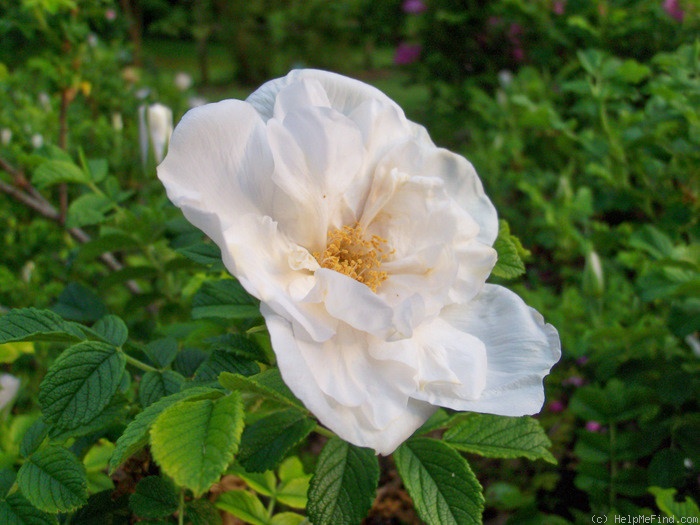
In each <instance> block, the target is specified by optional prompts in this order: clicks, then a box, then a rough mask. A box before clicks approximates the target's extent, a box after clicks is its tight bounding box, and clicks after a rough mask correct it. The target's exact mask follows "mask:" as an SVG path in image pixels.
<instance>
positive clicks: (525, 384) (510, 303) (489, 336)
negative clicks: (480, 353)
mask: <svg viewBox="0 0 700 525" xmlns="http://www.w3.org/2000/svg"><path fill="white" fill-rule="evenodd" d="M441 318H442V319H443V320H444V321H446V322H448V323H449V324H451V325H452V326H453V327H454V328H456V329H457V330H459V331H462V332H464V333H467V334H471V335H473V336H475V337H477V338H478V339H480V340H481V341H482V342H483V343H484V345H485V347H486V359H487V363H488V370H487V373H486V385H485V387H484V390H483V392H482V393H481V396H480V397H479V399H476V400H472V399H464V400H462V401H461V402H456V403H454V404H453V405H451V406H450V408H454V409H455V410H469V411H473V412H486V413H490V414H500V415H504V416H522V415H527V414H535V413H537V412H539V411H540V409H541V408H542V404H543V403H544V388H543V385H542V382H543V379H544V377H545V376H546V375H547V374H548V373H549V370H550V369H551V367H552V366H553V365H554V364H555V363H556V362H557V361H558V360H559V358H560V357H561V344H560V342H559V335H558V334H557V331H556V329H555V328H554V327H553V326H552V325H550V324H545V322H544V319H543V318H542V316H541V315H540V314H539V313H538V312H537V311H536V310H534V309H532V308H530V307H529V306H527V305H526V304H525V302H524V301H523V300H522V299H521V298H520V297H518V296H517V295H516V294H514V293H513V292H511V291H509V290H507V289H506V288H503V287H501V286H496V285H491V284H487V285H486V286H484V289H483V291H482V292H481V293H480V294H479V296H477V297H476V298H475V299H474V300H473V301H471V302H470V303H468V304H462V305H459V304H456V305H452V306H449V307H447V308H445V309H444V310H443V312H442V314H441Z"/></svg>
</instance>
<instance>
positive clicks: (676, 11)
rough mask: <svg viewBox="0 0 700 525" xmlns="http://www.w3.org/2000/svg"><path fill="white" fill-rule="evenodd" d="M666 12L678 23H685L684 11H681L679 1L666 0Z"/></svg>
mask: <svg viewBox="0 0 700 525" xmlns="http://www.w3.org/2000/svg"><path fill="white" fill-rule="evenodd" d="M664 11H666V13H667V14H668V16H670V17H671V18H673V19H674V20H676V21H677V22H682V21H683V14H684V13H683V9H681V6H680V4H679V2H678V0H665V1H664Z"/></svg>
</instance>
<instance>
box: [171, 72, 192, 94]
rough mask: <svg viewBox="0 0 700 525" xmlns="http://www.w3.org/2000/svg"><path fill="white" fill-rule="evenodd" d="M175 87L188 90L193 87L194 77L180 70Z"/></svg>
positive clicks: (176, 76)
mask: <svg viewBox="0 0 700 525" xmlns="http://www.w3.org/2000/svg"><path fill="white" fill-rule="evenodd" d="M175 87H176V88H177V89H179V90H180V91H187V90H188V89H190V88H191V87H192V77H191V76H190V75H188V74H187V73H185V72H183V71H180V72H179V73H177V74H176V75H175Z"/></svg>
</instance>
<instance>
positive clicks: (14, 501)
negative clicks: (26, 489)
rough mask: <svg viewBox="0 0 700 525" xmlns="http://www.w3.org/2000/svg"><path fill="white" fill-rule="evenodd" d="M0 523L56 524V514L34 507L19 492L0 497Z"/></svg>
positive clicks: (23, 524)
mask: <svg viewBox="0 0 700 525" xmlns="http://www.w3.org/2000/svg"><path fill="white" fill-rule="evenodd" d="M0 523H2V524H3V525H56V524H58V519H56V516H52V515H51V514H49V513H47V512H44V511H41V510H39V509H37V508H36V507H34V505H32V504H31V503H30V502H29V501H28V500H27V498H25V497H24V496H22V494H20V493H19V492H15V493H14V494H10V495H9V496H8V497H7V499H0Z"/></svg>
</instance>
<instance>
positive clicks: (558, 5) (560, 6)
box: [552, 0, 566, 16]
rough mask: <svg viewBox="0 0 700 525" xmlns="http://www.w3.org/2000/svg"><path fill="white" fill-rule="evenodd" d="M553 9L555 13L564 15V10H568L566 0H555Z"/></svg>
mask: <svg viewBox="0 0 700 525" xmlns="http://www.w3.org/2000/svg"><path fill="white" fill-rule="evenodd" d="M552 11H554V14H555V15H559V16H561V15H563V14H564V11H566V0H554V3H553V4H552Z"/></svg>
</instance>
